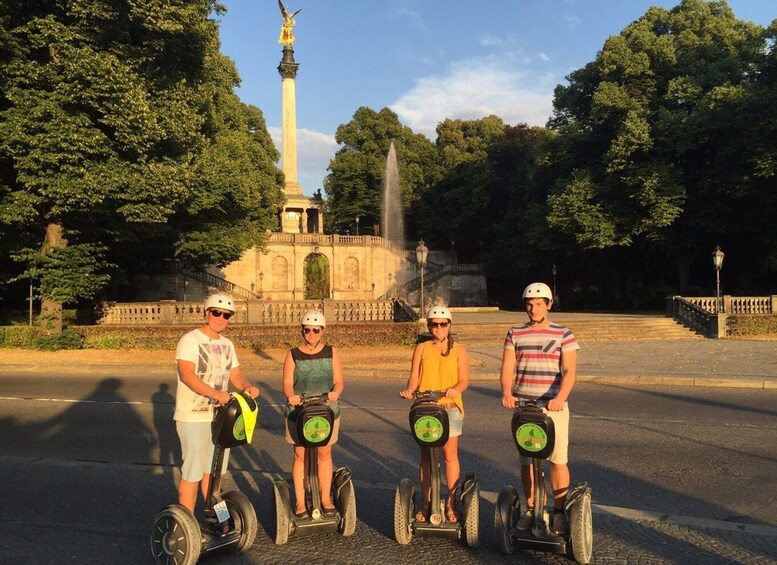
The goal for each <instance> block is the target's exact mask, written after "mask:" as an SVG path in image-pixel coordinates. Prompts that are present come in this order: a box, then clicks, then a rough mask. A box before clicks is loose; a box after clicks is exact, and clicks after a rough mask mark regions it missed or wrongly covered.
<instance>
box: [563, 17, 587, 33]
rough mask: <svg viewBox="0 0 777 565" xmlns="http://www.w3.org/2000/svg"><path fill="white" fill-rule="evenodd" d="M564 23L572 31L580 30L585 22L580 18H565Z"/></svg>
mask: <svg viewBox="0 0 777 565" xmlns="http://www.w3.org/2000/svg"><path fill="white" fill-rule="evenodd" d="M564 21H565V22H566V24H567V27H568V28H569V29H572V30H574V29H577V28H579V27H580V26H581V25H582V23H583V20H582V19H580V18H579V17H578V16H564Z"/></svg>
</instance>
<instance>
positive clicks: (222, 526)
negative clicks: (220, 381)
mask: <svg viewBox="0 0 777 565" xmlns="http://www.w3.org/2000/svg"><path fill="white" fill-rule="evenodd" d="M230 396H231V397H232V398H231V399H230V400H229V402H227V403H226V404H224V405H222V406H218V407H216V410H215V413H214V417H213V424H212V426H211V432H212V435H213V444H214V446H215V448H214V450H213V463H212V466H211V481H210V485H209V487H208V496H207V498H206V502H205V518H204V519H203V520H202V521H200V522H199V523H198V522H197V519H196V518H195V517H194V514H192V513H191V512H190V511H189V509H188V508H186V507H185V506H181V505H180V504H170V505H169V506H166V507H165V508H163V509H162V510H161V511H160V512H159V513H158V514H157V515H156V517H155V518H154V526H153V529H152V531H151V553H152V555H153V556H154V561H155V562H156V563H157V564H158V565H193V564H194V563H197V561H198V560H199V559H200V557H203V556H205V555H206V554H210V553H211V552H214V551H216V550H221V549H231V550H232V551H234V552H236V553H242V552H244V551H246V550H247V549H248V548H249V547H251V545H253V543H254V538H256V531H257V527H258V523H257V519H256V512H255V511H254V507H253V506H252V505H251V502H250V501H249V500H248V497H246V496H245V495H244V494H243V493H241V492H239V491H236V490H232V491H228V492H225V493H221V474H222V473H221V471H222V468H223V463H224V450H225V449H227V448H230V447H236V446H239V445H245V444H247V443H251V437H252V435H253V432H254V427H255V426H256V420H257V416H258V413H259V407H258V405H257V403H256V400H254V399H253V398H252V397H251V396H250V395H248V394H245V393H243V394H238V393H235V392H232V393H230Z"/></svg>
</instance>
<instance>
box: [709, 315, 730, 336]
mask: <svg viewBox="0 0 777 565" xmlns="http://www.w3.org/2000/svg"><path fill="white" fill-rule="evenodd" d="M713 320H714V321H715V327H714V328H712V334H713V335H711V336H710V337H714V338H721V337H726V321H727V320H728V315H726V314H718V315H716V316H713Z"/></svg>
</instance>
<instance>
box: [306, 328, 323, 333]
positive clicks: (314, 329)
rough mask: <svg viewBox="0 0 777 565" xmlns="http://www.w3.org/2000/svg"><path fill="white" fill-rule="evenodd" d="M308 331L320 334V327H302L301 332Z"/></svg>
mask: <svg viewBox="0 0 777 565" xmlns="http://www.w3.org/2000/svg"><path fill="white" fill-rule="evenodd" d="M310 332H313V333H314V334H320V333H321V328H302V333H304V334H305V335H307V334H309V333H310Z"/></svg>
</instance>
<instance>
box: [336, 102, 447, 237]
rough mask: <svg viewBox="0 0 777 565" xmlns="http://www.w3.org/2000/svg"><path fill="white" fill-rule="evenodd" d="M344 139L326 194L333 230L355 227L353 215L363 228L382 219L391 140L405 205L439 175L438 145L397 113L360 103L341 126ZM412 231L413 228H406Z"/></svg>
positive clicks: (340, 140)
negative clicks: (407, 124) (410, 125)
mask: <svg viewBox="0 0 777 565" xmlns="http://www.w3.org/2000/svg"><path fill="white" fill-rule="evenodd" d="M335 140H336V141H337V143H339V144H340V145H341V147H340V149H339V150H338V151H337V154H336V155H335V157H334V159H332V161H331V163H330V164H329V170H330V173H329V174H328V175H327V177H326V178H325V179H324V190H325V192H326V194H327V196H328V199H327V205H328V214H327V222H328V223H329V228H330V229H331V230H332V231H334V232H335V233H352V232H354V231H355V217H356V216H359V217H360V226H361V228H362V229H364V230H365V231H367V230H369V229H370V228H371V227H372V226H373V225H376V224H379V223H380V221H381V219H380V213H381V196H382V188H383V178H384V176H385V170H386V156H387V154H388V151H389V146H390V144H391V142H392V141H393V142H394V147H395V149H396V152H397V161H398V164H399V174H400V191H401V194H402V206H403V208H404V209H405V210H407V209H408V208H409V207H410V206H411V205H412V204H413V202H415V201H416V200H417V199H418V198H419V196H420V195H421V194H423V192H424V191H426V190H427V189H428V187H429V186H430V185H431V184H432V182H433V180H434V179H435V178H436V175H437V170H438V169H437V167H436V151H435V149H434V145H433V144H432V142H431V141H429V140H428V139H427V138H426V137H424V136H423V135H421V134H416V133H413V131H412V130H411V129H410V128H408V127H406V126H403V125H402V124H401V123H400V122H399V118H398V117H397V115H396V114H395V113H394V112H392V111H391V110H389V109H388V108H383V109H382V110H380V111H379V112H375V111H374V110H372V109H370V108H367V107H362V108H359V109H358V110H356V112H355V113H354V116H353V119H352V120H351V121H350V122H349V123H347V124H343V125H341V126H340V127H338V128H337V132H336V133H335ZM408 235H409V234H408Z"/></svg>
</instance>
